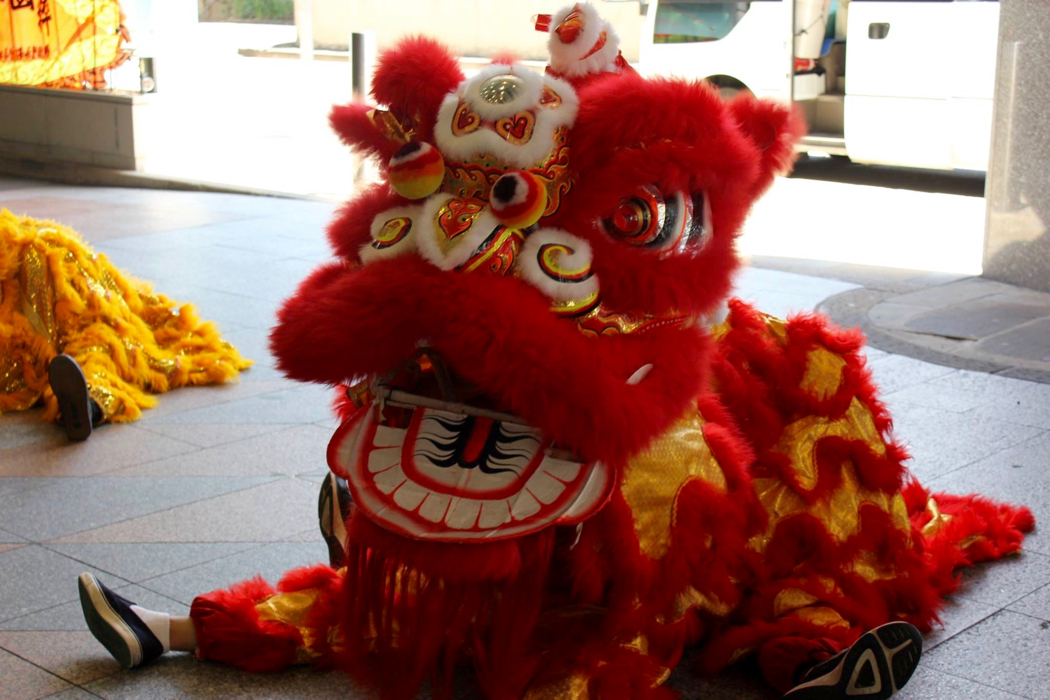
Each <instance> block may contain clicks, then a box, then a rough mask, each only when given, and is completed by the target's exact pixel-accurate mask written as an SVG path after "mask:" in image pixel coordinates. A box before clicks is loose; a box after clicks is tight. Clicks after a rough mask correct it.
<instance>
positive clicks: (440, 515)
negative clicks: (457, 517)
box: [419, 492, 452, 523]
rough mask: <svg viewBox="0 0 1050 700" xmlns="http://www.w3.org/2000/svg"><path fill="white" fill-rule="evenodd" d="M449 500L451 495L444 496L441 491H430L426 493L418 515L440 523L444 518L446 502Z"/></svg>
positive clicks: (446, 508) (446, 507)
mask: <svg viewBox="0 0 1050 700" xmlns="http://www.w3.org/2000/svg"><path fill="white" fill-rule="evenodd" d="M451 500H452V497H451V496H446V495H445V494H443V493H434V492H431V493H429V494H427V498H426V500H425V501H423V505H421V506H420V507H419V515H420V517H422V518H425V519H427V520H429V521H430V522H432V523H440V522H441V521H442V520H443V519H444V518H445V512H446V511H448V504H449V501H451Z"/></svg>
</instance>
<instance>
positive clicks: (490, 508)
mask: <svg viewBox="0 0 1050 700" xmlns="http://www.w3.org/2000/svg"><path fill="white" fill-rule="evenodd" d="M508 520H510V506H508V505H507V501H505V500H504V501H482V502H481V517H480V518H478V527H480V528H483V529H485V530H492V529H495V528H497V527H499V526H500V525H502V524H503V523H505V522H507V521H508Z"/></svg>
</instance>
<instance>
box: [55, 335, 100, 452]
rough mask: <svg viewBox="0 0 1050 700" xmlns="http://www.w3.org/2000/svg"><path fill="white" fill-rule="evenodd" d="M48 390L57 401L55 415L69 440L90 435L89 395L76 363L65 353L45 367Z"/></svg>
mask: <svg viewBox="0 0 1050 700" xmlns="http://www.w3.org/2000/svg"><path fill="white" fill-rule="evenodd" d="M47 378H48V382H49V383H50V384H51V391H53V392H54V393H55V398H56V399H57V400H58V414H59V417H60V418H61V420H62V427H63V428H65V429H66V436H67V437H68V438H69V439H70V440H78V441H79V440H87V439H88V437H89V436H90V435H91V415H92V410H91V396H89V395H88V387H87V379H85V378H84V372H83V371H82V370H81V369H80V365H78V364H77V361H76V360H74V359H73V358H72V357H70V356H69V355H56V356H55V357H54V358H52V360H51V364H49V365H48V367H47Z"/></svg>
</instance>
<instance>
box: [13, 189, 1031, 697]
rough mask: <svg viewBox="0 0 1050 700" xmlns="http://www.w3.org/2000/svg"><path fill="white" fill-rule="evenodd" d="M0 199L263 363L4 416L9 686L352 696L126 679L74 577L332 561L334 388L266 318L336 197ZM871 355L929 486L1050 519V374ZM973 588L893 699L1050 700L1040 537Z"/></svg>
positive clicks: (23, 193)
mask: <svg viewBox="0 0 1050 700" xmlns="http://www.w3.org/2000/svg"><path fill="white" fill-rule="evenodd" d="M0 204H2V205H6V206H13V207H14V208H16V209H19V208H25V209H26V210H27V211H28V212H29V213H33V214H36V215H40V216H48V217H51V218H54V219H57V220H60V221H66V222H70V223H73V224H75V225H79V226H80V231H81V233H82V234H83V235H84V237H85V238H86V239H87V240H89V241H94V242H97V243H99V245H97V248H98V249H99V250H100V251H102V252H105V253H106V254H107V255H110V256H111V257H112V258H113V260H114V261H115V262H117V263H118V264H120V265H124V266H126V267H127V268H128V269H129V270H130V271H132V272H134V273H135V274H139V275H142V276H143V277H146V278H149V279H151V280H152V281H154V282H155V283H156V285H157V288H158V290H159V291H161V292H162V293H165V294H168V295H170V296H172V297H173V298H176V299H179V300H181V301H187V302H192V303H194V304H195V305H197V306H198V308H199V310H200V311H201V313H202V315H203V316H204V317H205V318H209V319H213V320H216V321H218V322H219V323H220V324H221V325H222V327H223V329H224V332H225V334H226V336H227V337H228V338H229V339H230V340H231V341H232V342H234V343H235V344H236V345H237V346H238V347H239V348H240V349H241V350H242V351H243V352H244V353H245V354H246V355H248V356H249V357H252V358H253V359H255V360H256V361H257V364H256V366H255V367H253V368H252V369H251V370H249V371H247V372H245V373H244V375H243V376H242V378H241V380H240V382H239V383H236V384H232V385H229V386H223V387H204V388H194V389H184V390H180V391H176V392H173V393H171V394H168V395H165V396H162V397H161V400H160V405H159V406H158V407H157V408H156V409H154V410H151V411H147V412H146V413H145V414H144V416H143V419H142V420H141V421H140V422H138V423H136V424H133V425H119V426H105V427H103V428H101V429H100V430H98V432H97V433H96V435H94V436H93V437H92V438H91V440H89V441H88V442H87V443H84V444H81V445H70V444H68V443H67V442H66V441H65V440H64V438H63V437H62V436H61V435H60V434H59V431H58V429H57V428H56V427H54V426H52V425H48V424H44V423H41V422H40V421H39V412H38V411H31V412H28V413H25V414H12V415H5V416H3V417H2V418H0V678H2V679H3V680H2V682H0V697H17V698H33V697H41V696H45V695H50V694H54V693H58V694H59V695H54V697H70V698H78V697H94V696H102V697H106V698H125V697H150V698H154V697H185V696H223V697H226V696H230V697H307V696H308V697H329V696H330V697H341V698H347V697H358V696H359V695H358V694H357V693H356V691H355V690H354V689H353V688H352V687H351V686H350V685H349V684H348V683H347V682H346V681H345V680H344V679H342V678H341V677H339V676H338V675H335V674H330V673H329V674H323V673H312V672H308V671H305V670H298V671H295V672H292V673H286V674H280V675H277V676H272V675H269V676H252V675H249V674H244V673H240V672H237V671H233V670H231V669H226V668H220V667H217V666H213V665H209V664H200V663H197V662H195V661H193V660H192V659H190V658H188V657H186V656H175V657H173V658H171V659H167V660H165V661H164V662H163V663H160V664H157V665H155V666H153V667H151V668H148V669H145V670H143V671H141V672H135V673H125V672H121V671H120V670H119V668H118V667H117V666H116V664H115V663H114V662H112V661H111V660H110V659H109V658H108V657H107V656H106V654H105V652H104V651H103V650H102V648H101V647H100V646H98V645H97V644H96V643H95V642H94V640H93V639H92V638H91V637H90V635H89V633H88V632H87V631H86V628H85V626H84V622H83V618H82V616H81V614H80V609H79V603H78V602H77V600H76V599H77V593H76V586H75V577H76V574H78V573H80V572H81V571H83V570H91V571H94V572H96V573H97V574H98V575H99V576H100V577H102V578H103V579H104V580H106V581H107V582H109V583H110V584H112V585H113V586H114V587H117V588H119V589H120V591H121V593H122V595H124V596H125V597H128V598H130V599H132V600H136V601H138V602H140V603H141V604H143V605H146V606H147V607H156V608H162V609H166V610H171V611H172V612H177V613H185V612H186V609H187V608H186V604H187V603H189V602H190V600H192V597H193V596H194V595H195V594H196V593H199V592H202V591H205V590H209V589H211V588H214V587H216V586H220V585H224V584H228V583H232V582H234V581H236V580H239V579H241V578H244V577H246V576H250V575H254V574H256V573H262V574H264V575H267V576H271V577H273V576H276V575H277V574H278V573H280V572H281V571H283V570H285V569H288V568H290V567H293V566H297V565H300V564H306V563H311V562H316V561H318V560H321V559H322V558H323V557H324V547H323V545H322V543H321V542H320V540H319V538H318V536H317V534H316V517H315V508H316V497H317V487H318V481H319V479H320V477H321V475H323V474H324V469H325V455H324V452H325V446H326V443H327V440H328V437H329V435H330V434H331V431H332V429H333V427H334V423H333V421H332V418H331V415H330V413H329V406H330V403H331V396H330V393H329V391H327V390H324V389H319V388H315V387H304V386H301V385H297V384H294V383H292V382H289V381H287V380H285V379H283V378H282V377H281V376H280V374H279V373H278V372H277V371H276V370H275V369H274V364H273V360H272V359H271V358H270V357H269V356H268V353H267V349H266V333H267V329H268V328H269V326H270V325H271V323H272V317H273V313H274V311H275V309H276V307H277V303H278V300H279V299H280V298H281V297H282V296H284V295H286V294H287V293H289V292H290V291H291V289H292V288H293V287H294V285H295V284H296V283H297V282H298V281H299V279H300V278H302V277H303V276H304V275H305V274H306V273H307V271H308V270H309V269H310V268H311V267H312V266H313V265H314V264H316V262H318V261H319V260H322V259H324V257H325V255H326V251H327V246H326V244H325V241H324V235H323V227H324V225H325V223H327V220H328V219H329V217H330V216H331V212H332V209H333V207H332V205H328V204H319V203H314V202H303V201H296V200H279V199H266V198H253V197H240V196H235V195H214V194H212V195H209V194H194V193H185V192H167V191H135V190H120V189H86V188H76V187H59V186H50V185H40V184H36V183H28V184H27V183H11V182H9V181H8V182H3V181H0ZM110 205H117V206H118V207H119V209H117V210H113V209H111V208H109V207H110ZM114 211H117V212H118V214H119V216H117V215H115V214H114V213H113V212H114ZM100 212H102V213H101V214H100ZM120 217H125V218H123V219H121V223H120V224H119V225H114V224H113V223H112V221H113V219H115V218H120ZM739 285H740V293H741V295H742V296H744V297H746V298H749V299H751V300H753V301H756V302H757V303H758V304H759V305H760V306H761V307H762V308H763V309H765V310H767V311H770V312H773V313H777V314H784V313H787V312H788V311H791V310H800V311H801V310H809V309H812V308H813V307H814V306H815V305H816V304H817V303H819V302H820V301H822V300H823V299H824V298H825V297H827V296H829V295H832V294H837V293H839V292H842V291H845V290H847V289H850V288H852V287H853V285H850V284H848V283H843V282H838V281H834V280H827V279H822V278H818V277H812V276H808V275H804V274H791V273H784V272H777V271H773V270H763V269H750V270H748V271H746V272H744V273H743V274H742V275H741V277H740V279H739ZM924 303H930V301H929V299H926V298H924ZM867 354H868V357H869V359H870V361H871V366H872V369H873V371H874V373H875V377H876V379H877V380H878V381H879V382H880V384H881V385H882V386H883V387H884V389H885V393H886V398H887V401H888V403H889V404H890V406H891V408H892V410H893V413H894V416H895V421H896V430H897V433H898V435H899V436H900V437H901V438H902V439H904V440H905V441H906V442H908V443H909V444H910V446H911V450H912V452H913V454H914V457H915V459H914V461H913V463H912V467H913V470H914V472H915V473H916V474H917V475H918V476H919V477H920V478H922V479H923V480H924V481H926V482H927V485H928V486H930V487H932V488H934V489H937V490H946V491H952V492H970V491H978V492H981V493H984V494H987V495H988V496H991V497H995V498H1001V499H1006V500H1011V501H1015V502H1023V503H1027V504H1029V505H1030V506H1031V507H1032V508H1033V510H1034V511H1035V514H1036V516H1037V518H1039V519H1041V520H1043V519H1046V518H1050V470H1048V469H1047V466H1048V463H1050V413H1048V410H1050V409H1048V408H1047V407H1048V406H1050V385H1045V384H1033V383H1030V382H1024V381H1020V380H1016V379H1007V378H1004V377H997V376H991V375H987V374H981V373H976V372H966V371H961V370H955V369H951V368H947V367H941V366H938V365H931V364H928V363H924V362H919V361H917V360H912V359H909V358H905V357H901V356H899V355H893V354H889V353H886V352H882V351H880V350H877V349H874V348H870V349H868V351H867ZM966 581H967V584H966V587H965V588H964V589H963V590H962V592H961V593H960V595H958V596H956V597H955V598H954V599H953V600H952V601H951V602H950V603H949V604H948V606H947V607H946V608H945V610H944V612H943V616H942V617H943V621H944V627H943V628H942V629H939V630H936V631H935V632H934V633H933V634H931V635H929V636H928V638H927V641H926V644H927V647H928V648H929V649H930V651H929V653H928V654H927V658H926V662H925V663H924V665H923V666H922V667H921V668H920V670H919V672H918V673H917V675H916V677H915V679H914V680H913V681H912V683H911V684H910V685H909V686H908V688H907V689H905V691H904V692H903V693H902V694H901V696H900V697H902V698H949V697H950V698H989V699H991V700H998V699H1000V698H1012V697H1030V698H1045V697H1050V544H1048V543H1047V541H1046V539H1045V537H1043V536H1041V534H1040V533H1035V534H1034V535H1033V536H1032V537H1031V538H1030V540H1029V545H1028V547H1027V551H1026V553H1025V554H1022V555H1021V556H1019V557H1016V558H1012V559H1010V560H1007V561H1004V562H1000V563H997V564H994V565H990V566H985V567H982V568H980V569H978V570H976V571H973V572H970V573H968V574H967V576H966ZM690 659H691V657H690V656H688V655H687V656H686V659H685V660H684V661H683V663H682V664H681V665H680V667H679V668H678V669H677V670H676V672H675V674H674V676H673V677H672V679H671V681H670V684H671V686H672V687H674V688H676V689H678V690H679V691H681V692H682V693H683V695H684V696H685V697H697V696H700V695H703V696H704V697H712V698H753V697H771V696H770V694H769V693H768V691H766V690H765V689H764V687H763V686H762V685H761V683H760V682H759V681H757V680H756V678H755V672H754V669H753V668H751V667H746V666H745V667H743V668H741V669H736V670H733V671H731V672H729V673H727V674H726V675H724V676H722V677H720V678H718V679H715V680H701V679H700V678H699V677H698V676H697V675H696V674H695V673H694V672H693V670H692V667H691V665H690Z"/></svg>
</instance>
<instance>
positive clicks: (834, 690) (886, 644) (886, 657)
mask: <svg viewBox="0 0 1050 700" xmlns="http://www.w3.org/2000/svg"><path fill="white" fill-rule="evenodd" d="M921 655H922V635H921V634H919V630H917V629H915V627H914V626H912V625H910V624H908V623H907V622H891V623H889V624H886V625H882V626H881V627H876V628H875V629H873V630H871V631H870V632H867V633H865V634H863V635H861V637H860V639H858V640H857V641H856V642H855V643H854V644H853V646H851V647H850V648H849V649H846V650H844V651H841V652H839V653H838V654H836V655H835V656H832V657H831V658H830V659H827V660H825V661H821V662H820V663H818V664H816V665H815V666H813V667H812V668H810V669H809V670H807V671H806V673H805V674H804V675H803V676H802V683H801V684H800V685H798V686H796V687H794V688H792V689H791V690H790V691H788V693H787V694H786V695H785V696H784V698H785V700H787V699H788V698H790V700H835V699H837V698H852V697H863V698H865V700H883V699H884V698H888V697H890V696H892V695H894V694H895V693H896V692H897V691H898V690H900V689H901V688H903V687H904V684H905V683H907V682H908V679H909V678H911V674H912V673H913V672H914V671H915V668H916V667H917V666H918V665H919V657H920V656H921Z"/></svg>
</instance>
